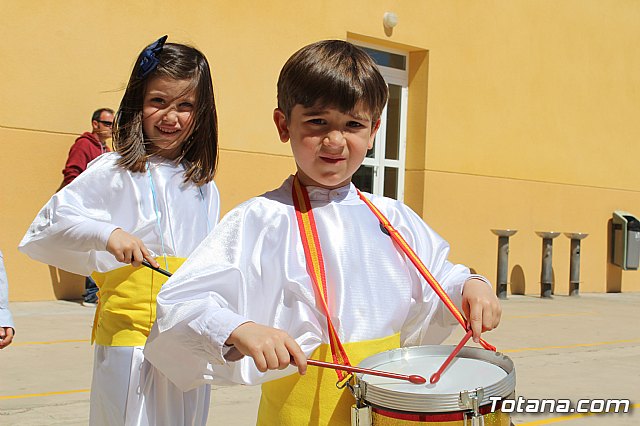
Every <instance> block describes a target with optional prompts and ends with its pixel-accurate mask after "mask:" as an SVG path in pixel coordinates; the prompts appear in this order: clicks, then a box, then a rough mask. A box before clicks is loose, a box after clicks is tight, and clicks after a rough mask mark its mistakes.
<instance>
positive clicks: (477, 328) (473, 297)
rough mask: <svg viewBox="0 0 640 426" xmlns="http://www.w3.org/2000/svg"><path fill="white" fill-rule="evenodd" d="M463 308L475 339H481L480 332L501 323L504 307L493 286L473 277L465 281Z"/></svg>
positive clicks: (477, 340)
mask: <svg viewBox="0 0 640 426" xmlns="http://www.w3.org/2000/svg"><path fill="white" fill-rule="evenodd" d="M462 310H463V311H464V315H465V316H466V318H467V321H469V324H470V325H471V330H473V341H474V342H476V343H478V342H479V341H480V334H481V333H482V332H484V331H490V330H493V329H494V328H496V327H497V326H498V324H499V323H500V316H502V307H501V306H500V302H499V301H498V297H497V296H496V295H495V294H494V293H493V289H492V288H491V286H489V285H487V283H485V282H484V281H482V280H479V279H477V278H472V279H470V280H467V282H465V283H464V288H463V290H462Z"/></svg>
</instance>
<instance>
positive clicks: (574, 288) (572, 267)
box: [564, 232, 589, 296]
mask: <svg viewBox="0 0 640 426" xmlns="http://www.w3.org/2000/svg"><path fill="white" fill-rule="evenodd" d="M564 235H566V236H567V237H568V238H570V239H571V260H570V263H569V295H570V296H578V295H579V294H580V240H583V239H584V238H586V237H587V235H589V234H583V233H581V232H565V233H564Z"/></svg>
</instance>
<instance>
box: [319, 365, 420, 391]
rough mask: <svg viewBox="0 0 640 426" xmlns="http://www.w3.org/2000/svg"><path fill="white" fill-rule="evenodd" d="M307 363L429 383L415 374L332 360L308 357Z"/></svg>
mask: <svg viewBox="0 0 640 426" xmlns="http://www.w3.org/2000/svg"><path fill="white" fill-rule="evenodd" d="M307 364H309V365H315V366H316V367H325V368H333V369H334V370H344V371H348V372H349V373H364V374H371V375H372V376H380V377H388V378H390V379H399V380H407V381H409V382H411V383H414V384H416V385H421V384H423V383H427V379H425V378H424V377H422V376H418V375H415V374H413V375H411V376H407V375H405V374H397V373H390V372H388V371H380V370H371V369H368V368H361V367H353V366H351V365H340V364H333V363H330V362H324V361H318V360H315V359H308V360H307Z"/></svg>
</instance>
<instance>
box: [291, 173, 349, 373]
mask: <svg viewBox="0 0 640 426" xmlns="http://www.w3.org/2000/svg"><path fill="white" fill-rule="evenodd" d="M292 193H293V204H294V206H295V209H296V219H297V220H298V229H299V231H300V238H301V239H302V245H303V247H304V256H305V259H306V261H307V269H308V271H309V275H310V276H311V280H312V281H313V284H314V286H315V289H316V297H317V299H318V300H319V301H320V305H321V306H322V310H323V311H324V314H325V316H326V317H327V326H328V331H329V344H330V347H331V355H332V357H333V362H334V363H336V364H341V365H351V364H350V363H349V358H348V357H347V353H346V351H345V349H344V347H343V346H342V342H340V338H339V337H338V333H337V332H336V330H335V328H334V327H333V322H332V321H331V314H330V311H329V300H328V297H327V278H326V275H325V269H324V261H323V260H322V249H321V247H320V240H319V238H318V229H317V227H316V221H315V219H314V216H313V211H312V209H311V201H310V200H309V194H308V193H307V189H306V188H305V187H304V186H302V185H301V184H300V181H299V180H298V176H297V175H296V176H294V178H293V190H292ZM335 371H336V374H337V375H338V379H339V380H340V381H342V380H344V378H345V374H344V372H342V371H340V370H335Z"/></svg>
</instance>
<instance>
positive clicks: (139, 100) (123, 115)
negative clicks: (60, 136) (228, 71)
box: [113, 43, 218, 186]
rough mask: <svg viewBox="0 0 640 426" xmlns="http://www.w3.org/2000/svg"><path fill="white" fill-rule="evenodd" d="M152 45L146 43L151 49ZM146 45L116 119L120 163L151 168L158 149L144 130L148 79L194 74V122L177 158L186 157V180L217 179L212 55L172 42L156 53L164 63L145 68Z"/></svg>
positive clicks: (138, 169) (131, 167)
mask: <svg viewBox="0 0 640 426" xmlns="http://www.w3.org/2000/svg"><path fill="white" fill-rule="evenodd" d="M145 50H146V49H145ZM143 53H144V50H143V51H142V52H141V53H140V55H139V56H138V59H137V60H136V64H135V66H134V67H133V71H132V72H131V77H130V78H129V83H128V84H127V88H126V90H125V92H124V96H123V97H122V101H121V102H120V107H119V108H118V112H117V113H116V116H115V120H114V123H113V145H114V147H115V150H116V151H117V152H118V153H119V154H120V156H121V158H120V159H119V161H118V164H119V165H120V166H122V167H125V168H127V169H128V170H131V171H132V172H144V171H146V167H147V166H146V164H147V159H148V158H149V157H150V156H151V155H152V154H150V151H149V149H150V148H151V146H150V142H149V141H146V140H145V136H144V133H143V131H142V106H143V101H144V95H145V90H146V86H147V82H148V81H149V80H150V79H151V78H154V77H165V78H171V79H174V80H190V81H191V82H192V84H191V87H192V88H193V89H195V95H196V101H195V105H194V112H195V116H194V120H193V124H192V125H193V128H192V131H191V134H190V135H189V137H188V138H187V139H186V140H185V141H184V142H182V152H181V154H180V155H179V156H178V158H177V159H176V162H178V163H180V162H184V163H185V168H186V170H185V183H186V182H188V181H191V182H193V183H195V184H196V185H198V186H200V185H204V184H205V183H208V182H210V181H211V180H213V176H214V174H215V171H216V165H217V159H218V118H217V112H216V103H215V99H214V96H213V85H212V82H211V71H210V70H209V63H208V62H207V58H205V56H204V55H203V54H202V53H201V52H200V51H199V50H197V49H195V48H193V47H191V46H186V45H183V44H177V43H167V44H165V45H164V47H163V48H162V51H160V52H159V53H157V54H156V55H155V56H156V58H157V59H158V65H157V67H156V69H155V70H153V71H151V72H150V73H148V74H147V75H144V76H142V75H143V73H142V72H141V70H140V68H141V62H142V57H143Z"/></svg>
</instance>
